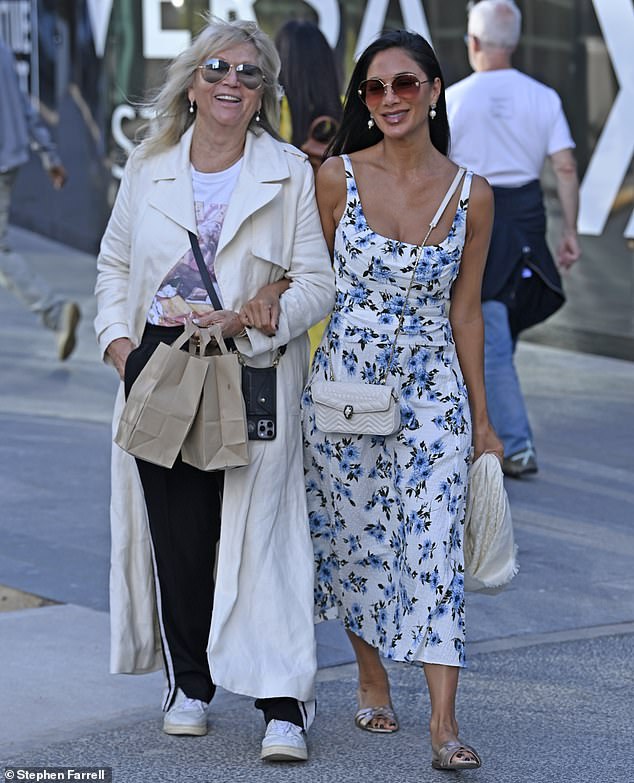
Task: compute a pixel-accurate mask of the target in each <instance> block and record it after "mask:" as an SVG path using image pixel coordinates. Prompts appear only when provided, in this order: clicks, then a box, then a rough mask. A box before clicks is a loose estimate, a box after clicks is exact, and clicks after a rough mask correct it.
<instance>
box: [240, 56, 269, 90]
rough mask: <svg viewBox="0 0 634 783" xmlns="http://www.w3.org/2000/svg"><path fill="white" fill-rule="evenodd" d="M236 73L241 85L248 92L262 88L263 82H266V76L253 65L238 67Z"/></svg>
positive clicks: (246, 64)
mask: <svg viewBox="0 0 634 783" xmlns="http://www.w3.org/2000/svg"><path fill="white" fill-rule="evenodd" d="M236 73H237V75H238V80H239V81H240V83H241V84H243V85H244V86H245V87H246V88H247V89H248V90H257V89H258V87H261V86H262V82H263V81H264V74H263V73H262V71H261V70H260V69H259V68H258V66H257V65H251V63H242V64H241V65H236Z"/></svg>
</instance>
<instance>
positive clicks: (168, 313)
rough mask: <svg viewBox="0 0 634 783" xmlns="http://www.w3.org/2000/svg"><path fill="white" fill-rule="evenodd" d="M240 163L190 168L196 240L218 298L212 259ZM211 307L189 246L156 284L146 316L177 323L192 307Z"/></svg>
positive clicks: (205, 309) (157, 323)
mask: <svg viewBox="0 0 634 783" xmlns="http://www.w3.org/2000/svg"><path fill="white" fill-rule="evenodd" d="M241 167H242V159H240V160H239V161H238V162H237V163H234V164H233V166H231V167H230V168H228V169H225V170H224V171H218V172H214V173H213V174H207V173H204V172H202V171H197V170H196V169H195V168H194V167H193V166H192V169H191V172H192V185H193V188H194V206H195V212H196V225H197V227H198V242H199V244H200V250H201V252H202V255H203V259H204V261H205V265H206V267H207V269H208V270H209V275H210V277H211V280H212V282H213V284H214V288H215V290H216V293H217V294H218V298H219V299H220V301H221V302H222V296H221V293H220V289H219V288H218V282H217V280H216V275H215V273H214V261H215V259H216V249H217V247H218V240H219V238H220V231H221V230H222V224H223V222H224V219H225V215H226V213H227V206H228V204H229V199H230V198H231V194H232V193H233V189H234V188H235V186H236V182H237V181H238V176H239V174H240V169H241ZM213 309H214V307H213V305H212V304H211V302H210V300H209V294H208V293H207V289H206V288H205V284H204V282H203V280H202V278H201V276H200V272H199V271H198V266H197V265H196V259H195V258H194V254H193V252H192V251H191V249H189V250H188V251H187V252H186V253H185V255H184V256H183V257H182V258H181V259H180V260H179V261H178V263H177V264H175V265H174V266H173V267H172V269H171V270H170V271H169V272H168V273H167V275H166V276H165V278H164V280H163V282H162V283H161V285H160V286H159V289H158V291H157V292H156V295H155V297H154V299H153V301H152V304H151V305H150V310H149V312H148V317H147V320H148V323H151V324H154V325H155V326H179V325H182V324H183V323H184V322H185V319H186V318H187V317H188V316H190V315H191V313H192V311H194V312H196V313H199V314H202V313H207V312H209V311H210V310H213Z"/></svg>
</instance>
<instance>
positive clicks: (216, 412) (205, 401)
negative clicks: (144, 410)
mask: <svg viewBox="0 0 634 783" xmlns="http://www.w3.org/2000/svg"><path fill="white" fill-rule="evenodd" d="M210 336H211V337H213V338H214V339H215V341H216V344H217V345H218V348H219V349H220V352H221V353H220V355H218V356H205V357H204V361H206V362H207V375H206V377H205V383H204V385H203V391H202V397H201V400H200V405H199V406H198V411H197V413H196V417H195V418H194V422H193V424H192V426H191V429H190V430H189V432H188V433H187V436H186V438H185V442H184V443H183V448H182V451H181V456H182V458H183V462H187V463H188V464H189V465H193V466H194V467H195V468H199V469H200V470H225V469H227V468H237V467H242V466H244V465H248V464H249V443H248V437H247V420H246V410H245V406H244V398H243V397H242V386H241V383H242V381H241V378H242V372H241V370H242V368H241V366H240V362H239V361H238V355H237V354H236V353H229V352H228V351H227V347H226V345H225V343H224V340H223V339H222V336H221V332H220V329H219V328H218V327H214V328H212V329H210V330H205V329H201V337H202V339H201V346H202V351H203V352H204V346H205V345H206V344H207V340H208V338H209V337H210Z"/></svg>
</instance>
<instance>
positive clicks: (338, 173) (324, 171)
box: [317, 155, 346, 184]
mask: <svg viewBox="0 0 634 783" xmlns="http://www.w3.org/2000/svg"><path fill="white" fill-rule="evenodd" d="M345 178H346V172H345V169H344V166H343V160H342V159H341V158H340V157H339V156H338V155H333V156H332V157H331V158H326V160H325V161H324V162H323V163H322V164H321V166H320V167H319V170H318V171H317V179H318V180H322V181H323V182H325V183H326V182H327V183H330V184H337V183H338V182H341V181H345Z"/></svg>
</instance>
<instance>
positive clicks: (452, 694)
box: [424, 663, 476, 761]
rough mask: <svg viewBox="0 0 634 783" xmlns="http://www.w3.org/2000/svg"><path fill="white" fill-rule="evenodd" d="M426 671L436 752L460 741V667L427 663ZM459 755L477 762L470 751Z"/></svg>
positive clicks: (430, 727) (433, 746)
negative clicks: (457, 704) (458, 706)
mask: <svg viewBox="0 0 634 783" xmlns="http://www.w3.org/2000/svg"><path fill="white" fill-rule="evenodd" d="M424 669H425V678H426V679H427V687H428V688H429V699H430V701H431V718H430V721H429V731H430V734H431V745H432V748H433V749H434V750H438V748H440V747H441V745H444V744H445V742H452V741H453V742H455V741H457V740H458V722H457V720H456V692H457V690H458V676H459V674H460V667H458V666H444V665H442V664H438V663H426V664H424ZM457 754H458V756H459V758H460V760H462V761H471V760H473V761H475V760H476V759H475V757H474V756H473V754H472V753H471V752H470V751H468V750H461V751H457Z"/></svg>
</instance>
